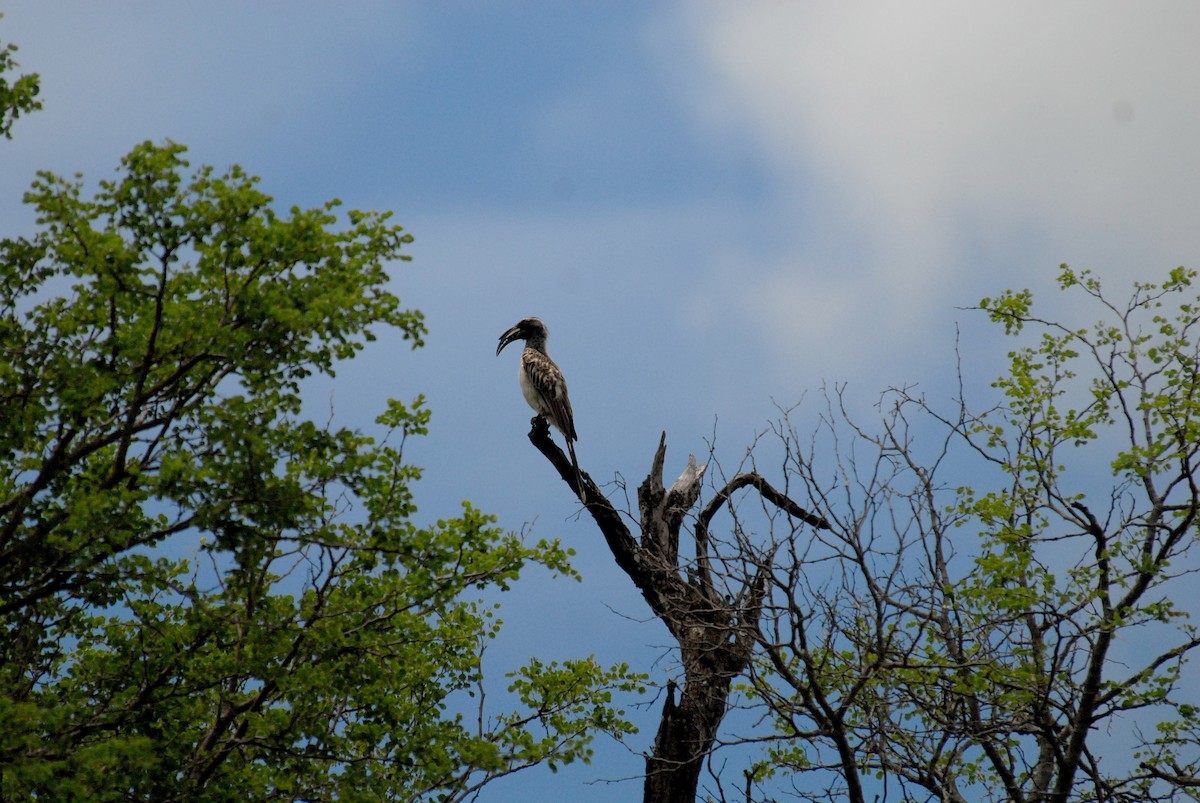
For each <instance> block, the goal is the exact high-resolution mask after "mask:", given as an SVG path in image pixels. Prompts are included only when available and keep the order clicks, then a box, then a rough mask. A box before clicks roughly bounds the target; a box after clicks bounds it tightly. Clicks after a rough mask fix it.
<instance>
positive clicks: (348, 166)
mask: <svg viewBox="0 0 1200 803" xmlns="http://www.w3.org/2000/svg"><path fill="white" fill-rule="evenodd" d="M3 12H4V14H5V17H4V19H3V20H0V38H2V39H3V40H5V41H13V42H16V43H17V44H18V45H19V46H20V48H21V51H20V53H19V54H18V59H19V60H20V61H21V62H22V65H23V68H24V69H26V70H32V71H37V72H40V73H41V75H42V79H43V81H42V87H43V99H44V102H45V105H46V108H45V110H44V111H42V112H40V113H38V114H36V115H34V116H32V117H29V118H27V119H23V120H21V121H20V122H19V123H18V125H17V127H16V129H15V139H14V140H12V141H11V142H4V141H0V225H2V226H3V231H2V232H0V233H2V234H4V235H11V234H16V233H22V232H25V231H28V230H29V229H30V228H31V227H32V225H33V223H32V215H31V214H30V213H29V211H28V210H27V209H25V208H24V207H22V206H21V204H20V195H21V193H22V191H23V190H24V189H25V188H26V187H28V185H29V183H30V181H31V180H32V178H33V174H34V171H35V170H38V169H49V170H53V171H55V172H59V173H68V174H69V173H72V172H75V171H82V172H83V173H85V174H86V176H88V177H89V178H91V179H97V178H101V177H107V176H110V175H112V173H113V171H114V169H115V167H116V165H117V163H118V161H119V159H120V157H121V156H122V155H123V154H125V153H126V152H127V151H128V150H129V149H130V148H131V147H132V146H133V145H134V144H135V143H137V142H140V141H142V140H145V139H152V140H155V141H161V140H164V139H168V138H169V139H171V140H174V141H177V142H181V143H184V144H186V145H187V146H189V148H190V151H191V152H190V158H191V160H192V162H193V164H201V163H204V164H213V165H216V166H218V167H224V166H227V165H230V164H233V163H237V164H240V165H242V166H244V167H245V168H246V169H247V170H249V171H250V172H251V173H253V174H255V175H258V176H261V178H262V187H263V189H264V190H265V191H266V192H268V193H270V194H271V195H273V196H275V197H276V198H277V199H278V201H279V203H280V204H281V205H282V206H284V207H287V206H290V205H292V204H299V205H302V206H314V205H318V204H320V203H321V202H323V201H324V200H326V199H328V198H333V197H338V198H341V199H342V200H343V201H344V202H345V203H346V205H347V206H348V207H351V208H362V209H391V210H394V211H395V213H396V218H397V220H398V221H399V222H401V223H402V224H403V225H404V226H406V228H407V229H408V230H409V231H410V232H411V233H412V234H413V235H414V236H415V238H416V241H415V243H414V244H413V245H412V247H411V248H410V253H411V254H412V255H413V257H414V261H413V262H412V263H410V264H398V265H396V266H395V270H394V273H393V275H394V288H395V290H396V292H397V293H398V294H399V295H400V296H401V298H402V299H403V300H404V301H405V302H406V303H407V304H409V305H412V306H415V307H418V308H420V309H422V310H424V311H425V312H426V314H427V316H428V321H429V325H430V329H431V333H430V337H429V341H428V347H427V348H425V349H423V350H422V351H420V352H417V353H411V352H409V351H407V350H406V349H405V348H404V347H402V346H400V345H399V344H398V343H397V342H395V341H394V340H387V339H385V340H383V341H381V342H380V343H379V344H377V345H376V346H375V347H374V348H373V349H371V350H369V351H368V352H367V353H366V354H365V355H364V357H363V358H361V359H360V360H359V361H356V363H354V364H352V365H350V366H347V367H346V368H345V369H344V370H342V371H340V372H339V374H338V377H337V379H336V380H334V381H332V382H327V383H315V384H314V385H313V386H312V387H311V388H309V393H310V399H311V401H312V403H313V404H314V405H319V406H321V407H322V408H325V409H327V408H328V407H329V404H330V403H331V400H332V403H333V405H334V407H335V409H336V411H337V415H338V417H339V419H340V420H341V421H342V422H343V423H347V424H348V425H351V426H360V425H361V426H366V425H368V424H369V422H370V421H371V419H372V418H373V417H374V415H375V414H376V413H377V412H378V411H379V410H381V409H382V407H383V399H385V398H386V397H389V396H394V397H399V398H403V399H407V398H411V397H412V396H414V395H415V394H417V393H425V394H426V395H427V397H428V398H429V400H430V406H431V407H432V409H433V411H434V419H433V429H432V433H431V435H430V436H429V437H428V438H427V439H426V441H425V442H424V443H422V444H419V445H418V446H417V447H415V448H414V449H413V451H412V455H413V458H414V460H415V461H416V462H417V463H419V464H421V465H423V466H425V467H426V468H427V475H426V479H425V481H424V482H423V484H422V486H421V488H420V489H419V491H418V499H419V500H420V501H421V502H422V515H423V516H425V517H427V518H429V519H434V518H438V517H439V516H445V515H450V514H453V512H454V511H455V510H456V509H457V505H458V502H459V501H460V500H462V499H470V500H472V501H473V502H474V503H475V504H477V505H479V506H480V507H482V508H484V509H486V510H490V511H493V512H495V513H497V514H498V515H499V516H500V518H501V522H502V523H503V525H504V526H506V527H509V528H512V529H521V528H522V527H525V528H527V529H529V530H530V531H531V532H532V533H533V534H534V535H535V536H547V537H548V536H555V535H557V536H562V537H563V538H564V539H566V540H567V541H568V542H570V543H571V544H573V545H574V546H575V547H576V548H577V549H578V552H579V559H578V565H579V568H580V569H581V570H582V571H583V573H584V575H585V579H584V582H583V583H581V584H575V583H570V582H565V581H561V580H560V581H552V580H550V578H548V577H547V576H545V575H544V574H539V573H536V572H531V573H530V575H529V576H528V577H527V578H526V581H525V582H524V583H523V584H522V586H521V588H520V589H519V590H518V591H516V592H515V593H514V594H513V595H512V596H511V598H510V599H509V600H508V604H507V605H506V607H505V613H504V616H505V619H506V621H507V622H508V628H507V630H506V634H505V636H504V637H503V638H502V643H501V644H498V645H497V646H496V648H494V649H493V650H492V651H491V653H490V655H489V660H490V661H491V662H492V663H494V664H495V666H496V669H497V671H502V670H503V669H504V668H506V667H509V668H511V666H513V665H514V664H515V663H517V662H519V661H522V660H524V658H526V657H528V656H529V655H531V654H534V653H537V654H539V655H540V656H542V657H544V658H555V657H559V658H561V657H568V656H573V655H586V654H589V653H596V654H597V656H598V657H599V658H600V659H601V660H604V661H608V660H629V661H630V662H631V663H632V664H633V665H634V666H635V667H637V668H639V669H643V670H645V671H650V672H652V673H655V679H656V681H661V680H662V679H663V678H664V677H665V675H664V674H663V673H664V671H666V670H665V669H664V667H665V666H666V665H667V664H664V663H662V662H660V663H657V664H656V663H655V659H656V658H657V657H658V656H659V655H660V654H661V652H662V645H663V644H665V642H666V632H665V630H664V629H662V628H661V626H658V625H656V624H655V623H653V622H644V621H642V620H643V619H644V617H645V615H646V611H645V609H644V607H643V605H642V603H641V600H640V599H639V598H638V597H637V595H636V594H635V593H634V592H632V590H631V589H629V587H628V583H627V582H625V581H624V578H623V577H622V576H621V575H620V574H619V573H618V572H617V571H616V570H615V568H613V567H612V566H611V565H610V564H611V561H610V559H609V558H608V556H607V555H606V554H605V553H604V551H603V548H602V544H601V543H600V539H599V537H598V534H597V533H596V531H595V530H594V529H593V528H592V527H590V526H589V525H588V522H587V521H584V520H581V519H579V518H577V517H576V516H575V515H574V514H575V508H574V506H573V505H572V503H571V502H572V500H571V497H570V495H569V493H568V492H567V490H566V488H565V487H564V486H563V485H562V484H561V483H559V482H558V481H557V479H556V478H555V477H554V476H553V475H552V474H551V471H550V469H549V467H548V466H546V465H545V464H544V462H543V461H542V459H541V457H540V456H539V455H538V454H537V453H536V452H535V451H534V450H533V449H532V448H531V447H530V445H529V444H528V442H527V440H526V438H525V432H526V430H527V429H528V421H529V412H528V410H527V408H526V407H525V405H524V402H523V401H522V400H521V398H520V394H519V392H518V391H517V387H516V382H515V372H516V359H517V355H516V353H515V352H512V353H510V352H505V353H504V354H503V355H501V356H500V357H499V358H497V357H495V356H494V355H493V352H494V348H495V343H496V338H497V337H498V336H499V334H500V333H501V332H502V331H503V330H504V329H505V328H507V327H508V326H509V325H510V324H512V323H513V322H514V321H516V320H517V319H518V318H520V317H523V316H525V315H530V314H535V315H538V316H540V317H542V318H543V319H545V320H546V322H547V323H548V324H549V326H550V329H551V341H550V350H551V353H552V354H553V355H554V356H555V358H556V359H557V360H558V361H559V363H560V365H562V367H563V368H564V371H565V372H566V374H567V377H568V379H569V381H570V383H571V393H572V400H573V402H574V406H575V412H576V419H577V422H576V423H577V426H578V430H579V433H580V441H579V449H578V451H579V456H580V460H581V462H582V463H583V466H584V468H585V469H586V470H588V471H589V472H590V473H591V474H592V475H593V476H594V477H596V478H597V479H610V478H613V477H614V476H618V475H619V476H623V477H625V478H626V479H627V480H628V481H629V483H630V484H631V485H636V484H637V483H638V482H639V481H640V479H641V478H642V476H644V473H645V470H646V468H647V467H648V464H649V460H650V457H651V454H652V451H653V448H654V446H655V444H656V443H657V438H658V433H659V432H660V431H663V430H666V431H667V436H668V447H669V451H668V464H669V467H668V473H669V474H671V475H672V476H673V473H672V472H673V471H677V470H678V468H679V467H680V466H681V465H682V461H683V460H685V459H686V456H687V453H688V452H691V451H695V452H698V453H702V452H704V451H705V450H706V449H707V446H706V440H711V439H712V438H713V436H714V434H715V436H716V440H717V446H718V448H717V453H718V456H719V457H720V458H721V459H722V460H723V461H725V462H727V463H729V464H731V465H732V464H733V463H736V461H737V460H738V459H739V457H740V456H741V454H742V452H743V450H744V449H745V447H746V445H747V444H748V443H749V442H750V440H751V438H752V437H753V435H754V433H755V432H757V431H760V430H761V429H763V428H764V427H765V426H766V425H767V423H768V422H769V420H771V419H772V418H773V417H775V416H776V408H775V405H776V404H781V405H790V404H792V403H794V402H796V401H798V400H799V399H800V398H801V397H803V395H804V394H805V392H806V391H808V392H811V391H814V390H816V389H818V388H819V387H820V386H821V385H822V383H835V382H837V383H840V382H847V383H849V388H850V391H851V394H852V396H854V397H855V398H857V399H858V400H860V402H861V403H862V404H863V405H864V406H868V405H869V404H870V403H871V402H872V401H873V400H874V399H875V398H876V397H877V394H878V391H879V390H881V389H882V388H884V387H886V386H888V385H896V384H909V383H918V384H919V385H920V386H922V387H925V388H928V389H929V390H930V392H931V393H934V394H937V393H943V392H947V391H945V388H946V387H947V384H948V377H950V376H951V375H952V371H953V367H954V356H953V355H954V339H955V332H956V326H957V327H959V328H961V333H962V334H961V337H962V344H961V349H962V351H963V353H964V356H965V360H966V362H967V363H968V364H969V365H971V366H980V371H981V373H980V376H990V375H992V374H994V373H996V372H997V371H999V370H1000V365H999V363H998V362H996V361H995V358H996V356H997V355H998V354H1000V353H1002V352H1003V350H1004V348H1005V345H1006V344H1003V343H1000V342H998V341H997V340H996V338H995V333H994V332H993V330H992V329H990V328H989V327H988V326H987V325H986V323H985V322H984V321H983V320H981V318H980V316H979V314H978V313H975V312H971V311H969V310H966V309H964V308H966V307H969V306H971V305H973V304H975V303H976V302H977V301H978V300H979V299H980V298H981V297H982V296H986V295H994V294H996V293H998V292H999V291H1001V290H1003V289H1005V288H1010V287H1031V288H1033V289H1035V291H1042V296H1043V299H1044V301H1046V302H1047V309H1048V310H1049V311H1052V312H1056V313H1058V312H1061V313H1062V314H1064V315H1066V314H1069V313H1070V311H1069V310H1066V309H1064V308H1063V307H1062V305H1063V304H1064V303H1065V301H1066V299H1064V298H1063V297H1056V294H1055V293H1054V291H1052V290H1050V287H1051V285H1052V279H1053V277H1054V275H1055V273H1056V267H1057V265H1058V264H1059V263H1062V262H1069V263H1071V264H1072V265H1073V266H1076V267H1089V268H1091V269H1093V270H1094V271H1095V272H1096V273H1097V274H1098V275H1099V276H1100V277H1101V278H1102V279H1103V280H1104V281H1106V282H1107V283H1108V284H1109V285H1110V286H1112V287H1113V288H1116V289H1123V288H1124V287H1125V285H1127V284H1128V283H1129V282H1131V281H1133V280H1135V279H1141V280H1146V281H1150V280H1155V279H1157V278H1159V277H1161V276H1162V275H1164V274H1165V272H1166V271H1167V270H1168V269H1170V268H1171V267H1173V266H1176V265H1179V264H1186V265H1189V266H1192V267H1197V266H1200V258H1198V256H1200V147H1197V143H1200V49H1198V48H1197V47H1196V44H1195V43H1196V41H1197V37H1198V36H1200V5H1197V4H1195V3H1192V2H1186V1H1184V0H1180V2H1155V3H1139V4H1131V3H1116V2H1059V3H1054V4H1047V3H1041V2H1009V3H1003V4H1000V3H995V4H982V3H961V2H932V1H925V0H921V1H920V2H909V3H834V2H828V3H811V2H793V3H752V2H742V3H700V2H691V3H682V2H681V3H665V2H658V3H654V2H650V3H647V2H605V3H598V2H596V3H570V4H567V3H550V2H542V3H537V2H513V3H504V4H499V3H482V2H480V3H466V2H444V3H443V2H414V3H406V2H382V1H379V2H356V3H342V4H338V5H337V6H334V4H329V3H315V2H303V1H300V0H292V1H291V2H287V3H284V2H261V3H238V2H224V1H221V0H210V1H209V2H204V3H190V4H183V3H164V2H151V1H150V0H142V1H141V2H133V1H132V0H129V1H126V2H106V3H97V2H84V1H83V0H75V1H74V2H46V0H10V2H6V3H5V4H4V6H3ZM1117 295H1120V292H1118V293H1117ZM639 716H643V717H644V722H645V727H646V731H645V732H644V733H643V741H644V742H645V744H648V743H649V741H650V740H651V739H652V732H653V728H654V724H655V722H656V716H657V707H655V708H654V709H652V710H650V711H649V713H648V714H639ZM639 746H641V745H639ZM640 766H641V759H640V758H639V757H638V756H636V755H634V754H632V753H630V752H629V751H626V750H625V749H623V748H620V747H603V749H602V750H601V751H600V754H599V756H598V759H597V761H596V763H594V764H593V765H592V766H590V767H578V768H577V767H572V768H568V769H566V770H564V771H561V772H559V773H558V774H557V775H553V776H552V775H550V774H549V773H527V774H525V775H519V776H516V777H515V778H512V779H508V780H506V781H504V782H502V783H499V784H497V785H496V786H495V787H494V788H492V789H490V790H489V791H488V792H487V793H485V795H484V797H483V799H484V800H490V801H504V800H516V799H527V798H526V797H525V795H528V794H530V792H531V790H535V791H536V792H537V793H539V794H543V795H545V796H547V797H550V796H560V795H570V796H571V798H572V799H573V800H575V801H592V800H594V801H609V800H626V799H629V798H630V796H631V795H633V796H636V794H637V789H638V788H640V784H638V783H637V782H636V781H634V782H626V783H624V784H621V783H615V784H614V783H606V781H611V780H615V779H620V778H627V777H631V776H636V775H637V773H638V772H639V769H640Z"/></svg>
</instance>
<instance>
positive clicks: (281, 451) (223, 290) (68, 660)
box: [0, 51, 639, 801]
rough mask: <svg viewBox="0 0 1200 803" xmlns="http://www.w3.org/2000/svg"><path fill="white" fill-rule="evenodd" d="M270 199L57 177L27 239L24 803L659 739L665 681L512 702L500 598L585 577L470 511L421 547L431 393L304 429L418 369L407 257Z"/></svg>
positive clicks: (10, 627) (560, 686) (12, 539)
mask: <svg viewBox="0 0 1200 803" xmlns="http://www.w3.org/2000/svg"><path fill="white" fill-rule="evenodd" d="M6 52H7V51H6ZM5 86H6V87H7V85H5ZM23 97H25V96H24V95H22V94H21V92H18V93H17V100H16V101H15V103H16V105H15V106H14V105H13V103H14V101H13V100H12V96H11V95H9V96H6V97H5V99H4V102H5V103H7V104H9V106H8V108H9V109H15V108H18V107H20V108H28V106H27V105H25V106H22V105H21V104H22V103H23V100H22V98H23ZM6 119H8V118H6ZM257 185H258V182H257V180H256V179H255V178H253V177H252V176H250V175H249V174H247V173H245V172H244V171H242V170H241V169H240V168H238V167H233V168H230V169H229V170H228V171H227V172H225V173H223V174H220V175H218V174H217V172H216V171H214V170H213V169H212V168H209V167H201V168H198V169H195V170H192V169H191V168H190V166H189V164H188V162H187V161H186V159H185V149H184V148H183V146H181V145H177V144H173V143H164V144H152V143H149V142H147V143H143V144H141V145H139V146H137V147H136V148H134V149H133V151H132V152H131V153H130V154H129V155H128V156H127V157H125V158H124V159H123V160H122V163H121V169H120V171H119V172H118V175H117V176H116V177H115V178H113V179H110V180H105V181H101V182H99V185H98V187H97V188H96V189H95V191H94V192H90V193H89V192H88V191H86V190H85V186H84V183H83V179H82V178H81V177H74V178H70V179H66V178H62V177H59V176H56V175H52V174H50V173H41V174H39V178H38V179H37V181H36V182H35V183H34V185H33V187H32V189H31V190H30V191H29V192H28V194H27V195H26V201H27V202H28V203H29V204H31V205H32V206H33V208H34V209H35V210H36V212H37V221H38V230H37V233H36V234H33V235H32V236H25V237H13V238H9V239H4V240H2V241H0V398H2V403H3V407H4V416H3V417H2V418H0V633H2V636H0V721H3V722H4V728H3V729H2V730H0V797H2V798H4V799H6V800H22V799H35V798H36V799H53V800H92V801H102V800H154V801H163V800H188V801H200V800H267V799H280V800H331V799H370V800H383V799H393V800H415V799H425V798H428V799H439V800H458V799H462V798H464V797H468V796H470V795H471V794H472V793H473V792H474V791H475V790H478V789H479V788H480V787H481V786H482V785H483V784H485V783H487V782H488V781H490V780H493V779H495V778H498V777H501V776H503V775H506V774H509V773H512V772H515V771H517V770H520V769H523V768H525V767H529V766H532V765H535V764H539V763H549V764H550V765H551V766H554V765H557V764H561V763H568V762H571V761H575V760H581V759H582V760H587V758H588V757H589V755H590V748H589V747H588V744H589V742H590V740H591V739H592V738H593V736H594V735H595V734H596V733H597V732H609V733H612V734H614V735H618V736H620V735H622V734H624V733H626V732H628V731H629V730H631V728H632V726H631V725H630V724H629V723H628V722H627V721H626V720H625V718H624V716H623V713H622V712H621V711H620V710H619V709H618V708H616V707H614V705H612V704H611V697H612V692H613V691H614V690H617V689H624V690H629V689H633V688H637V686H638V683H639V681H638V678H637V677H636V676H634V675H632V674H631V673H630V672H629V671H628V670H627V669H626V668H625V667H624V666H615V667H612V668H602V667H600V666H598V665H596V663H595V662H594V661H592V660H591V659H587V658H584V659H578V660H567V661H564V662H562V663H558V662H552V661H548V660H534V661H531V662H530V663H529V664H527V665H526V666H524V667H518V668H514V669H513V671H512V672H511V674H510V675H509V679H508V681H507V686H508V692H509V694H508V697H507V698H506V699H508V700H509V701H510V702H509V704H508V705H510V706H511V707H509V708H503V707H500V706H498V705H496V704H495V703H489V704H488V705H486V706H485V704H484V702H485V696H484V694H483V684H484V682H485V678H484V676H483V664H482V661H481V655H482V651H483V648H484V645H485V644H486V642H487V641H488V640H489V639H491V638H492V637H494V636H495V634H496V632H497V630H498V627H499V623H498V621H497V619H496V618H495V615H494V610H493V608H494V605H492V604H485V603H484V602H482V601H481V599H480V598H479V597H480V594H481V590H482V589H485V588H488V587H494V588H499V589H504V588H507V587H508V585H509V584H510V583H512V582H513V581H514V580H515V579H516V578H517V576H518V573H519V571H520V570H521V569H522V568H523V567H524V566H525V565H527V564H528V563H530V562H533V563H537V564H541V565H542V566H544V567H546V568H547V569H549V570H550V571H552V572H555V573H558V574H562V575H567V576H575V573H574V571H573V569H572V568H571V567H570V565H569V563H568V557H569V555H568V552H567V551H566V550H564V549H563V548H562V547H561V546H559V544H558V543H557V542H539V543H537V544H535V545H532V546H529V545H527V544H525V543H524V542H523V540H522V539H521V538H519V537H517V536H515V535H513V534H511V533H506V532H504V531H502V530H500V529H499V528H497V527H496V526H495V524H494V520H493V518H492V517H491V516H488V515H486V514H484V513H482V512H480V511H479V510H476V509H475V508H473V507H471V506H470V505H469V504H464V505H463V508H462V510H460V511H457V513H456V515H453V516H447V517H445V518H444V519H442V520H440V521H438V522H437V523H436V524H434V525H432V526H427V527H421V526H417V525H416V524H414V523H413V521H412V516H413V513H414V511H415V506H414V502H413V493H412V484H413V483H414V482H415V481H417V480H418V479H419V477H420V471H419V470H418V469H417V468H415V467H413V466H411V465H409V464H407V463H406V462H405V460H404V448H405V444H406V442H407V441H408V439H409V438H411V437H416V436H420V435H423V434H425V433H426V429H427V423H428V421H429V411H428V410H427V409H426V408H425V406H424V404H423V400H422V399H421V397H420V396H419V395H418V396H416V397H415V398H414V399H413V400H412V401H410V402H408V403H402V402H400V401H396V400H392V401H390V402H389V403H388V405H387V408H386V409H385V410H383V411H381V412H380V414H379V417H378V419H377V421H376V429H375V430H373V431H372V432H373V433H374V434H364V432H362V431H361V430H359V429H349V428H344V427H339V426H335V425H333V424H332V423H330V422H326V423H318V422H314V421H312V420H309V419H307V418H306V417H304V416H303V415H302V407H301V395H300V394H301V386H302V383H303V381H304V379H305V378H306V377H308V376H310V375H312V374H313V373H325V374H329V375H333V374H334V372H335V370H336V367H337V364H338V362H339V361H342V360H346V359H350V358H352V357H353V356H354V355H355V354H356V353H358V352H359V351H360V350H361V349H362V348H363V347H364V345H365V344H367V343H369V342H370V341H372V340H374V339H375V338H376V336H377V335H378V333H379V332H381V331H385V330H386V331H388V332H390V333H398V334H399V335H400V337H401V338H403V339H405V340H407V341H409V342H410V343H411V345H412V346H413V347H417V346H419V345H421V343H422V338H423V337H424V335H425V327H424V324H423V320H422V316H421V315H420V313H419V312H418V311H415V310H411V309H405V308H404V307H403V306H402V305H401V303H400V301H399V299H398V298H397V297H396V296H395V295H394V294H393V293H392V292H391V291H390V290H389V286H390V284H391V277H390V276H389V274H388V266H389V265H395V264H399V263H400V262H402V261H404V260H406V259H408V257H407V255H406V254H405V253H404V252H403V250H402V249H403V248H404V246H406V245H407V244H408V243H410V242H411V238H410V236H409V235H408V234H407V233H405V232H404V231H403V230H402V229H401V228H400V227H399V226H397V225H395V224H393V223H391V222H390V220H389V217H390V215H389V214H388V213H373V212H357V211H351V212H349V213H347V214H345V215H344V216H341V215H339V214H338V207H339V203H338V202H337V201H332V202H329V203H327V204H325V205H323V206H321V207H319V208H315V209H300V208H292V209H290V210H289V211H288V212H287V213H286V214H280V213H279V212H277V211H276V205H275V203H274V201H273V199H272V198H271V197H269V196H268V195H266V194H265V193H263V192H262V191H261V190H260V189H259V188H258V186H257ZM393 336H394V335H393ZM398 389H399V388H398Z"/></svg>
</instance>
